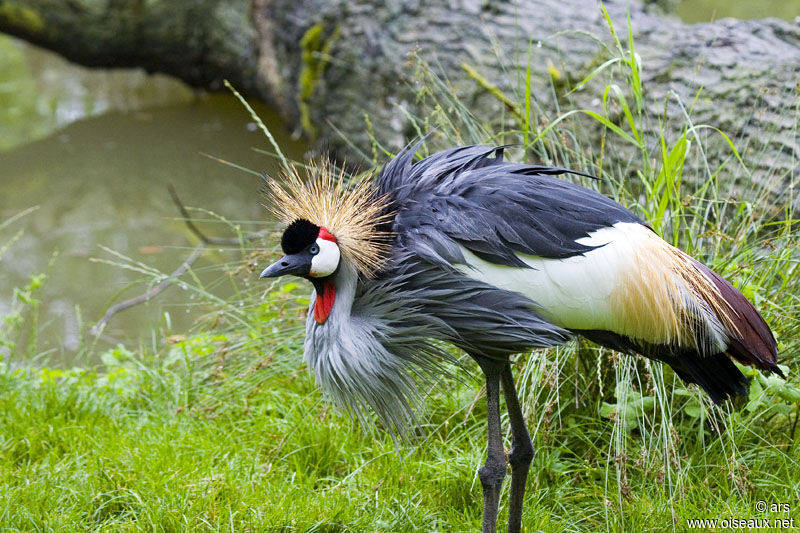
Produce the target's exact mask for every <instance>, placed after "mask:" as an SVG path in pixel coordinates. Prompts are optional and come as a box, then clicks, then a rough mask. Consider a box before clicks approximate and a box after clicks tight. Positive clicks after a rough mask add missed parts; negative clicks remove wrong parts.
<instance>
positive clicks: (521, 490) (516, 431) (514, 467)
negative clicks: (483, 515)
mask: <svg viewBox="0 0 800 533" xmlns="http://www.w3.org/2000/svg"><path fill="white" fill-rule="evenodd" d="M503 395H504V396H505V399H506V409H508V420H509V422H510V423H511V437H512V443H511V451H509V452H508V462H509V463H510V464H511V493H510V494H509V503H508V533H519V531H520V528H521V527H522V498H523V496H525V481H526V480H527V479H528V469H529V468H530V466H531V461H532V460H533V443H531V436H530V434H529V433H528V428H527V427H525V418H524V417H523V415H522V408H521V407H520V405H519V399H518V398H517V390H516V387H515V386H514V377H513V376H512V375H511V365H505V367H504V368H503Z"/></svg>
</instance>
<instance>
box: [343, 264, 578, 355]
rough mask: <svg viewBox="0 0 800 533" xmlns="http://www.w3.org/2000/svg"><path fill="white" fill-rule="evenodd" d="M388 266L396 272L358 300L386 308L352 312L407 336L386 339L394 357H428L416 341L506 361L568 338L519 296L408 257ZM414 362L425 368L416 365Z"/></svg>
mask: <svg viewBox="0 0 800 533" xmlns="http://www.w3.org/2000/svg"><path fill="white" fill-rule="evenodd" d="M392 264H394V265H395V269H394V270H393V271H392V274H391V276H389V277H387V278H385V279H384V280H381V281H377V282H374V283H371V284H368V285H365V286H364V287H365V290H368V291H369V292H370V293H371V294H369V295H367V294H361V295H359V297H358V298H357V299H356V301H357V302H375V301H383V300H386V303H385V304H384V305H385V306H388V307H386V308H385V309H384V310H383V311H382V312H381V313H376V312H374V310H367V309H357V310H356V309H354V311H356V312H358V313H364V314H366V315H369V316H372V317H375V316H381V317H382V319H383V320H387V321H388V322H391V324H392V326H391V327H392V328H401V329H403V330H404V331H407V332H410V333H409V334H408V335H397V334H394V335H386V336H385V337H384V339H383V340H382V343H383V344H384V345H385V346H386V347H387V349H389V351H390V352H392V353H400V354H405V353H408V356H407V358H408V359H410V360H411V359H413V358H415V357H417V356H418V354H421V353H432V351H431V350H430V349H429V348H423V347H420V346H417V345H416V343H418V342H427V341H423V339H427V338H436V339H440V340H444V341H446V342H449V343H452V344H454V345H456V346H458V347H459V348H461V349H462V350H464V351H465V352H467V353H470V354H472V355H479V356H484V357H492V358H498V359H505V358H506V357H507V356H508V355H509V354H513V353H519V352H524V351H527V350H530V349H531V348H532V347H547V346H555V345H559V344H563V343H564V342H566V341H567V340H568V339H569V338H570V337H571V336H572V334H571V333H570V332H568V331H566V330H564V329H562V328H559V327H558V326H555V325H553V324H551V323H549V322H547V321H545V320H544V319H542V318H540V317H539V316H538V315H537V314H536V309H537V308H538V306H537V305H536V304H535V303H534V302H532V301H531V300H529V299H528V298H526V297H525V296H523V295H521V294H518V293H514V292H509V291H504V290H499V289H497V288H496V287H493V286H491V285H487V284H485V283H483V282H480V281H477V280H474V279H472V278H469V277H467V276H464V275H463V274H461V273H460V272H458V271H457V270H455V269H453V268H452V267H447V266H443V265H438V264H434V263H429V262H426V261H421V260H419V259H418V258H416V257H414V256H412V255H410V254H408V253H403V252H400V253H398V255H397V256H395V257H394V258H393V260H392ZM367 287H368V288H367ZM380 294H386V295H388V299H387V298H380V297H378V295H380ZM359 305H362V304H359ZM390 308H391V309H390ZM387 311H391V312H387ZM488 332H491V334H487V333H488ZM395 333H396V332H395ZM408 339H411V340H413V341H414V342H413V343H412V345H410V346H405V345H403V346H394V344H395V343H397V342H405V341H407V340H408ZM413 362H415V363H416V364H417V365H418V366H422V367H425V365H424V364H420V363H421V362H420V361H413Z"/></svg>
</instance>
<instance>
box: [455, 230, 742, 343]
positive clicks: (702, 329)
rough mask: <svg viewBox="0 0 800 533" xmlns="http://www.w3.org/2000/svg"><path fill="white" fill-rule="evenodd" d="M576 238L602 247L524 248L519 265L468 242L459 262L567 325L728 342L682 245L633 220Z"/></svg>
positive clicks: (655, 339) (670, 339) (665, 339)
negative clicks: (553, 253)
mask: <svg viewBox="0 0 800 533" xmlns="http://www.w3.org/2000/svg"><path fill="white" fill-rule="evenodd" d="M577 242H578V243H580V244H584V245H587V246H599V248H595V249H594V250H592V251H590V252H587V253H585V254H582V255H576V256H573V257H569V258H565V259H549V258H544V257H536V256H530V255H525V254H520V253H518V254H517V256H518V257H519V258H520V259H521V260H522V261H523V262H524V263H525V264H527V265H528V266H530V267H531V268H517V267H509V266H504V265H497V264H494V263H490V262H488V261H485V260H483V259H481V258H479V257H478V256H476V255H475V254H473V253H472V252H470V251H469V250H467V249H466V248H464V247H462V248H461V251H462V253H463V254H464V257H465V258H466V260H467V263H468V265H455V266H456V268H458V269H459V270H460V271H461V272H462V273H464V274H465V275H467V276H469V277H471V278H474V279H478V280H480V281H483V282H485V283H489V284H491V285H494V286H496V287H498V288H501V289H506V290H509V291H515V292H519V293H522V294H523V295H525V296H527V297H528V298H530V299H531V300H533V301H534V302H536V303H538V304H539V305H540V306H542V308H543V311H542V315H543V316H544V317H545V318H546V319H548V320H550V321H551V322H553V323H554V324H556V325H558V326H561V327H564V328H569V329H593V330H603V331H611V332H614V333H617V334H621V335H627V336H629V337H632V338H636V339H640V340H642V341H646V342H650V343H654V344H676V345H680V346H694V345H695V344H696V341H695V338H698V334H699V338H702V339H705V340H704V341H703V343H704V344H705V343H708V345H709V346H708V348H709V349H713V348H719V347H722V348H724V346H725V345H726V342H727V341H726V334H725V327H724V326H723V325H722V324H721V323H720V321H719V319H717V317H716V315H715V314H714V312H713V311H712V310H711V308H712V307H713V305H710V304H709V303H707V301H706V299H705V298H704V297H706V296H708V295H707V294H706V289H707V285H708V284H710V283H711V282H710V280H708V279H707V278H706V277H705V275H704V274H702V273H701V272H699V271H698V270H697V269H696V268H695V267H694V266H693V264H692V263H691V260H690V259H689V258H688V256H686V255H685V254H683V252H681V251H680V250H678V249H676V248H673V247H672V246H670V245H669V244H667V243H666V242H664V241H663V240H662V239H661V238H659V237H658V236H657V235H656V234H655V233H653V232H652V231H651V230H650V229H648V228H647V227H645V226H643V225H641V224H635V223H628V222H619V223H617V224H615V225H614V226H612V227H607V228H602V229H600V230H597V231H595V232H593V233H592V234H591V235H589V236H588V237H584V238H581V239H578V240H577ZM698 276H700V278H698ZM711 296H712V297H713V294H711ZM720 298H721V296H720ZM687 310H690V311H691V312H692V313H693V314H694V315H693V318H691V319H690V318H687V317H688V314H687Z"/></svg>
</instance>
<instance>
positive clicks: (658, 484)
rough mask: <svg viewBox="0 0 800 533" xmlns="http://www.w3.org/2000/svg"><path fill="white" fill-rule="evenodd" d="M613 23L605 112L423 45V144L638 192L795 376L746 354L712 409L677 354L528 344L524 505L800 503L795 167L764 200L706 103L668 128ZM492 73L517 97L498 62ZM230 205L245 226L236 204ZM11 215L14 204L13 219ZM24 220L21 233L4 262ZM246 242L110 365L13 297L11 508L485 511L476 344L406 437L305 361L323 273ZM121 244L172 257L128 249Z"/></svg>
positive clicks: (520, 375)
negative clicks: (728, 395)
mask: <svg viewBox="0 0 800 533" xmlns="http://www.w3.org/2000/svg"><path fill="white" fill-rule="evenodd" d="M610 23H611V21H610V20H609V24H610ZM611 27H612V35H613V39H614V41H613V43H612V46H610V47H608V50H607V53H608V57H607V58H605V59H604V60H603V61H602V62H600V65H601V66H600V67H599V68H598V69H596V70H594V71H592V72H591V73H590V74H589V75H587V76H584V77H583V80H582V81H581V82H580V83H578V84H576V85H580V84H582V83H583V82H587V83H588V82H591V81H596V80H599V79H607V80H608V82H607V83H608V85H607V86H606V90H604V91H601V94H598V97H599V98H601V99H602V101H603V102H604V109H605V111H604V113H602V114H600V113H594V114H593V113H590V112H588V111H587V110H582V109H579V108H576V107H574V106H573V107H570V105H571V104H570V99H569V94H570V90H571V89H574V87H572V88H570V87H564V86H563V84H564V83H566V82H559V84H557V83H556V82H555V81H554V82H553V84H552V86H551V90H552V91H553V93H554V95H556V94H557V95H558V97H559V102H560V105H561V111H560V112H559V114H557V115H554V116H551V115H548V114H547V113H546V112H545V111H544V110H543V109H541V107H540V105H539V103H538V102H537V101H536V100H535V99H534V98H533V96H532V94H533V93H534V91H532V90H531V87H532V80H531V79H530V72H531V70H530V68H528V69H526V76H524V77H523V79H521V81H520V84H519V87H518V90H516V91H515V92H514V93H513V94H510V95H503V98H502V101H512V102H518V104H517V105H515V106H514V108H515V111H514V113H510V114H509V115H505V116H499V117H497V116H492V117H480V116H475V115H474V114H473V113H472V112H471V111H470V110H469V109H467V108H466V107H465V106H464V104H463V103H462V102H461V101H460V100H459V95H458V94H456V93H453V92H452V89H451V87H450V86H449V85H448V84H447V83H445V82H443V81H442V80H440V79H438V78H437V77H436V76H435V75H433V73H432V71H431V69H429V68H428V67H427V65H425V63H424V62H421V61H418V62H417V75H418V78H419V81H420V82H421V86H422V87H423V89H422V90H421V92H420V95H419V98H420V102H422V103H424V104H425V105H427V106H428V112H427V113H426V114H425V115H424V116H422V117H411V118H412V119H414V120H415V124H416V129H417V131H418V132H419V133H425V132H427V131H429V130H430V129H432V128H434V127H435V128H436V133H435V134H434V135H433V136H432V137H431V139H430V140H429V142H428V143H427V145H426V147H425V149H428V150H431V151H432V150H434V149H436V148H441V147H445V146H452V145H454V144H457V143H464V142H498V143H509V142H510V143H515V144H516V145H517V146H518V147H519V148H517V149H516V151H515V150H513V149H512V150H510V151H509V152H510V156H511V157H512V158H516V159H525V160H530V161H536V162H540V163H544V164H555V165H561V166H572V167H576V168H580V169H584V170H588V171H591V172H594V173H596V174H598V175H602V176H603V177H604V180H603V181H602V182H599V183H598V182H589V181H587V182H585V183H584V184H585V185H587V186H590V187H595V188H598V189H600V190H602V191H603V192H604V193H606V194H608V195H610V196H613V197H615V198H617V199H619V201H621V202H622V203H623V204H625V205H626V206H628V207H629V208H631V209H632V210H634V211H635V212H637V213H638V214H639V215H641V216H642V217H643V218H645V219H646V220H648V221H649V222H650V223H651V224H652V225H653V227H654V228H655V229H656V230H657V231H659V233H661V234H662V235H663V236H664V237H665V238H666V239H667V240H668V241H670V242H672V243H674V244H676V245H679V246H680V247H682V248H683V249H685V250H687V251H688V252H689V253H691V254H692V255H693V256H695V257H697V258H698V259H700V260H702V261H704V262H706V263H707V264H709V265H710V266H712V267H714V268H715V269H716V270H718V271H719V272H720V273H721V274H723V275H724V276H726V277H727V278H728V279H730V280H731V281H732V282H733V283H734V284H735V285H736V286H737V287H739V288H740V289H741V290H742V291H743V292H744V293H745V295H747V296H748V297H749V298H750V299H751V300H753V301H754V303H755V304H756V306H757V307H758V308H759V309H760V310H761V311H762V312H763V314H764V315H765V317H766V319H767V321H768V322H769V323H770V324H771V326H772V327H773V329H774V330H775V332H776V335H777V337H778V341H779V345H780V350H781V355H780V357H781V361H782V363H784V364H785V365H786V368H787V370H789V371H790V373H789V381H788V382H784V381H783V380H780V379H778V378H775V377H771V378H767V377H764V376H761V375H759V374H758V373H757V372H753V371H750V370H747V372H748V373H749V374H750V375H751V377H752V385H751V390H750V396H749V397H748V398H744V399H742V400H741V401H739V402H738V403H737V404H736V405H725V406H722V407H713V406H710V405H709V403H708V401H707V399H706V398H705V397H704V395H703V394H702V393H701V392H699V391H698V390H697V389H696V388H695V387H687V386H685V385H684V384H683V383H682V382H680V380H678V379H677V378H676V377H675V376H674V375H673V374H672V372H671V371H670V370H669V369H666V368H664V367H662V366H661V365H658V364H655V363H650V362H648V361H645V360H642V359H641V358H634V357H629V356H623V355H620V354H615V353H613V352H611V351H608V350H604V349H601V348H599V347H597V346H593V345H591V344H588V343H586V342H573V343H571V344H569V345H567V346H565V347H562V348H558V349H553V350H547V351H538V352H534V353H533V354H531V355H523V356H521V357H519V358H518V361H519V364H518V365H516V367H515V374H516V376H517V381H518V387H519V389H520V394H521V396H522V397H523V398H524V402H523V403H524V405H523V407H524V410H525V412H526V415H527V418H528V423H529V427H530V429H531V433H532V434H533V436H534V441H535V446H536V456H535V459H534V463H533V465H532V471H531V472H532V473H531V477H530V478H529V483H528V492H527V497H526V502H525V511H524V516H523V523H524V527H525V529H526V530H527V531H536V530H542V531H546V532H551V531H552V532H560V531H598V530H609V531H664V530H669V529H673V530H675V531H683V530H685V529H686V520H688V519H693V518H720V519H723V518H739V519H743V518H770V519H776V518H790V517H794V518H796V519H797V520H798V522H800V498H798V495H799V494H800V456H799V455H800V452H798V445H797V439H798V437H797V421H798V404H799V403H800V389H798V387H797V385H798V381H797V378H796V377H795V376H794V372H793V371H794V368H795V367H796V365H797V362H798V361H797V358H798V355H797V354H798V348H800V342H798V340H797V338H798V333H800V321H799V320H798V317H800V299H799V298H798V293H799V292H800V291H798V288H799V287H800V283H798V280H800V268H798V264H799V263H800V257H799V256H798V252H797V243H798V241H800V234H799V232H798V222H797V218H798V217H797V213H796V211H795V209H794V207H793V201H794V198H793V197H792V196H791V194H792V188H791V187H789V188H786V189H785V190H784V192H783V193H781V194H778V195H776V194H773V193H771V192H770V181H773V180H782V181H786V180H788V179H789V178H788V177H787V176H782V175H777V174H776V175H767V176H759V179H758V181H757V185H756V186H754V187H753V188H752V190H751V191H750V195H749V196H748V197H747V198H748V199H747V200H745V199H742V198H741V195H738V194H734V192H735V189H733V187H734V185H735V180H733V179H728V177H729V176H739V177H742V176H744V177H745V178H747V177H748V176H750V175H751V174H750V170H749V168H750V167H749V165H750V162H749V159H746V158H743V157H742V156H741V154H740V152H739V151H738V150H737V148H736V142H734V141H732V140H731V139H729V137H728V136H726V135H724V134H722V133H721V132H716V131H715V130H713V128H711V126H708V125H700V124H694V123H693V122H692V119H691V113H690V112H687V114H686V116H685V118H684V122H683V123H682V124H680V125H679V128H678V129H679V130H680V131H681V132H682V133H681V134H679V135H678V136H677V137H676V138H674V139H672V138H668V137H669V136H668V135H666V134H662V135H660V136H656V137H655V138H654V137H652V136H650V135H648V134H647V133H646V131H647V128H645V126H646V125H647V124H662V125H664V124H665V122H664V121H666V120H667V119H666V118H665V117H650V116H646V114H644V112H643V109H644V107H645V106H643V105H642V104H643V102H644V101H645V99H646V98H647V94H646V91H645V90H644V88H643V87H642V85H641V82H640V80H639V74H638V72H639V69H641V68H642V66H641V65H639V64H638V62H637V59H636V56H635V53H634V43H633V40H632V38H631V37H630V32H629V33H628V36H627V39H626V40H625V41H624V42H621V41H620V40H619V39H618V38H617V33H616V32H614V31H613V26H611ZM473 71H474V69H473ZM474 74H475V76H473V78H474V79H475V80H476V83H481V84H482V86H484V87H490V88H491V91H490V92H491V94H492V95H493V96H495V97H496V96H498V95H497V92H498V91H500V90H501V89H500V88H499V85H498V84H495V83H494V82H493V80H486V79H485V78H483V77H481V75H480V73H478V72H474ZM603 77H605V78H603ZM690 107H691V106H686V108H687V109H689V108H690ZM400 112H401V111H400V110H398V113H400ZM786 112H787V114H788V113H792V114H795V113H796V112H797V110H794V109H789V110H786ZM613 117H616V118H613ZM587 128H599V129H601V130H603V131H605V137H604V139H603V142H602V146H600V147H597V146H590V145H588V144H587V143H586V141H585V140H584V137H583V135H582V132H584V131H586V129H587ZM664 129H665V128H663V127H662V128H661V129H660V131H664ZM650 131H653V130H652V129H651V130H650ZM656 131H659V129H658V128H656ZM714 140H716V141H717V142H720V143H722V144H723V145H724V146H727V148H728V150H729V152H728V157H727V158H726V159H725V160H724V161H723V162H722V163H719V164H716V166H715V164H712V163H710V162H709V160H708V159H707V158H706V156H705V153H706V150H705V146H706V145H707V143H708V142H712V141H714ZM617 149H619V150H623V151H624V150H626V149H627V150H628V151H627V152H625V153H629V154H630V155H629V160H628V161H627V163H624V164H621V163H619V161H618V160H617V161H615V162H613V163H612V162H611V160H610V159H609V158H607V157H606V155H605V154H607V153H610V151H611V150H617ZM372 151H373V154H374V157H381V159H383V157H384V155H381V154H385V153H386V150H385V148H384V147H382V146H381V145H380V144H379V143H378V141H377V140H376V141H375V142H374V143H373V146H372ZM761 156H763V154H752V155H750V157H754V158H758V157H761ZM689 166H691V167H692V168H699V169H701V170H700V171H697V172H698V173H699V176H698V175H694V176H691V177H694V178H695V179H694V180H693V183H694V185H689V184H688V182H689V181H690V180H689V179H688V178H689V177H690V176H688V175H687V174H686V172H688V171H687V170H686V168H688V167H689ZM795 179H796V178H795ZM795 185H796V183H795ZM205 214H206V215H209V214H208V213H205ZM217 220H218V221H219V223H220V227H221V228H222V227H227V228H230V229H231V231H232V233H233V234H237V235H241V234H242V230H241V228H240V227H239V226H238V225H237V224H234V223H230V222H228V221H226V220H225V219H224V218H222V217H217ZM9 228H10V223H8V224H6V223H2V224H0V231H7V230H9ZM18 235H20V234H19V233H16V234H15V233H13V232H12V233H10V234H8V235H6V233H0V242H2V243H6V244H4V245H3V246H0V261H2V253H3V252H4V251H6V250H8V249H11V248H13V246H14V244H15V240H16V239H18ZM274 244H275V243H274V240H273V241H270V242H269V243H267V244H265V246H274ZM249 246H251V245H245V244H243V245H242V260H241V263H239V264H236V265H228V266H227V267H226V268H227V269H228V270H229V272H227V273H226V274H224V275H222V276H221V279H222V280H223V281H222V282H224V283H227V284H233V285H234V286H235V287H236V291H235V293H234V296H233V297H232V298H231V299H230V300H229V301H222V300H220V299H218V298H216V297H214V296H213V295H212V291H211V290H210V289H211V287H207V286H203V285H202V283H201V282H200V280H199V277H198V276H194V275H193V274H194V272H190V273H189V274H188V275H187V276H186V278H185V280H184V282H185V286H186V288H187V290H191V291H193V292H194V294H195V295H196V296H197V301H201V302H202V304H201V305H203V306H204V308H205V309H206V310H207V311H208V320H207V321H206V322H204V325H203V326H202V327H200V328H198V330H197V331H196V332H194V333H193V334H190V335H189V336H182V335H176V334H175V333H174V332H172V331H171V330H170V327H169V321H168V320H167V321H165V324H163V325H162V328H161V329H160V330H158V331H153V332H151V337H152V339H153V340H152V342H151V343H150V345H143V346H139V347H132V346H128V347H122V346H121V347H117V348H116V349H113V350H107V351H104V352H103V353H99V354H98V353H97V348H96V347H94V346H93V345H91V344H90V345H88V346H85V347H83V349H82V350H83V351H82V354H81V357H82V358H84V359H83V360H89V358H90V356H91V357H94V358H95V359H96V358H98V357H99V358H100V360H102V361H103V365H102V366H101V367H100V368H99V369H91V368H76V369H72V370H57V369H52V368H47V367H41V366H39V367H35V366H33V365H31V364H30V363H29V361H31V360H32V359H33V358H35V357H36V342H35V339H36V335H35V325H36V317H37V314H38V312H37V309H38V300H37V298H38V297H39V286H40V285H41V283H42V279H41V278H38V277H33V278H32V279H31V283H30V284H29V286H28V287H24V288H21V289H19V290H18V291H17V293H16V295H15V298H14V300H13V302H12V307H11V311H10V312H9V314H7V316H6V317H3V319H0V340H2V341H3V342H2V343H0V354H3V356H4V363H3V364H2V366H0V402H2V405H1V406H0V527H2V528H3V529H4V530H6V529H7V530H12V531H13V530H20V531H49V530H53V531H72V530H81V531H84V530H92V531H116V530H123V531H126V530H134V531H138V530H143V531H186V530H191V531H206V530H213V531H216V530H224V531H234V530H235V531H469V530H473V531H474V530H478V529H479V526H480V519H481V490H480V482H479V481H478V478H477V475H476V470H477V468H478V467H479V466H480V465H481V464H482V463H483V461H484V454H485V445H486V442H485V431H486V429H485V407H484V403H483V398H482V394H481V392H480V388H481V383H480V380H479V379H478V378H477V377H476V374H477V373H478V372H477V370H476V368H475V366H474V365H473V364H471V363H469V362H467V363H466V364H465V366H466V368H467V369H468V370H471V371H472V374H469V373H468V372H461V373H460V374H459V379H453V378H444V382H442V383H438V384H437V385H436V386H435V387H433V388H432V389H431V390H430V391H429V393H428V395H427V396H426V402H425V405H424V416H423V417H422V418H421V420H423V427H422V428H421V429H420V431H419V436H418V438H417V440H416V441H415V442H413V443H399V444H397V445H396V444H395V443H394V442H393V441H392V440H391V438H390V436H389V435H388V434H387V433H386V432H385V431H382V430H381V428H379V427H377V426H376V422H374V421H371V422H370V423H369V425H368V427H366V428H362V427H359V426H357V425H355V424H354V423H353V422H351V421H350V420H349V418H348V417H347V415H346V414H344V413H340V412H338V411H336V410H335V409H333V408H332V407H330V406H329V405H328V404H327V403H326V402H325V400H324V398H322V397H321V395H320V393H319V392H318V391H317V390H316V389H315V387H314V384H313V380H312V378H311V377H310V376H309V374H308V372H307V371H306V369H305V368H304V367H303V365H302V364H301V362H300V361H301V356H300V354H301V352H302V335H303V331H302V324H303V314H304V309H305V308H306V306H307V304H308V293H309V292H310V288H309V287H308V286H307V285H306V284H302V283H295V282H289V283H283V284H281V283H280V282H278V283H275V284H272V285H264V284H256V283H250V281H252V280H253V278H254V276H255V275H256V274H255V271H256V270H257V264H254V263H257V262H260V263H261V264H262V265H263V262H264V261H265V260H266V255H267V254H265V253H264V252H262V251H260V249H259V248H261V246H258V247H254V248H249ZM113 265H115V266H114V267H123V268H130V269H133V270H138V271H140V272H142V274H143V275H145V276H147V277H148V279H151V280H160V279H162V276H161V274H160V273H158V272H154V271H151V270H149V269H148V268H149V267H145V266H142V265H139V264H136V263H134V262H132V261H130V260H128V259H127V258H125V257H122V256H119V255H118V256H117V257H116V258H115V259H114V261H113ZM506 427H507V425H506ZM506 496H507V495H506V494H504V495H503V499H502V500H501V501H502V505H503V506H505V502H506ZM759 501H764V502H767V503H768V504H778V503H786V504H788V505H789V511H788V512H786V513H784V512H777V511H775V512H771V511H769V510H767V511H766V512H761V511H759V508H758V502H759ZM505 512H506V509H505V507H503V508H502V509H501V520H504V518H505V516H504V513H505Z"/></svg>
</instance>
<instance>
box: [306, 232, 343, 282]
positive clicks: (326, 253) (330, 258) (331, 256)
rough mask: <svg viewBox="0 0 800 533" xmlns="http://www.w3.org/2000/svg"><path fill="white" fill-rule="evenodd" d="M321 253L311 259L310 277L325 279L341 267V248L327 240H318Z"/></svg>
mask: <svg viewBox="0 0 800 533" xmlns="http://www.w3.org/2000/svg"><path fill="white" fill-rule="evenodd" d="M317 246H319V253H318V254H317V255H315V256H314V257H313V258H312V259H311V271H310V272H309V273H308V274H309V276H312V277H315V278H324V277H325V276H330V275H331V274H333V273H334V271H335V270H336V267H338V266H339V254H340V252H339V246H338V245H337V244H336V243H335V242H331V241H328V240H326V239H317Z"/></svg>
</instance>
